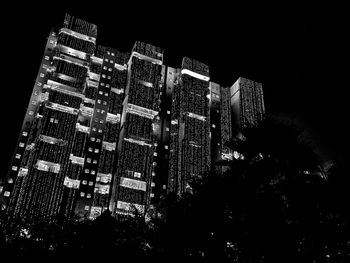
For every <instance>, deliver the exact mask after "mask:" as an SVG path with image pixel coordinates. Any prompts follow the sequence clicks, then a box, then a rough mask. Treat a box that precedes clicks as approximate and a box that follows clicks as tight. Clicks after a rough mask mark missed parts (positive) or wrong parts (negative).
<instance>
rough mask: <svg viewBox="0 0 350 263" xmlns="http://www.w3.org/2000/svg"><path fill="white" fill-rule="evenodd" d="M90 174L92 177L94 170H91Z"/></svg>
mask: <svg viewBox="0 0 350 263" xmlns="http://www.w3.org/2000/svg"><path fill="white" fill-rule="evenodd" d="M90 174H92V175H94V174H96V172H95V170H91V172H90ZM89 185H90V184H89Z"/></svg>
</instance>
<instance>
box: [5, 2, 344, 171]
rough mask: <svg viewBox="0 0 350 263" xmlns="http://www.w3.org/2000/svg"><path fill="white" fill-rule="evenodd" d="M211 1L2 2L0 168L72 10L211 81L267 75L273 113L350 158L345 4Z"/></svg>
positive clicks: (326, 151)
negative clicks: (193, 64) (49, 47)
mask: <svg viewBox="0 0 350 263" xmlns="http://www.w3.org/2000/svg"><path fill="white" fill-rule="evenodd" d="M71 2H73V1H71ZM91 2H92V1H91ZM129 2H131V1H129ZM204 2H205V1H201V2H200V4H198V5H197V6H194V5H193V6H190V5H189V1H185V2H175V1H167V2H166V3H165V1H164V2H163V3H161V2H147V3H143V4H142V5H141V4H139V3H138V2H132V3H130V4H121V3H122V2H121V1H113V2H110V3H106V2H103V1H96V2H95V4H91V3H90V2H89V3H88V2H84V3H85V4H83V5H78V4H75V6H71V3H69V2H68V3H69V4H64V3H63V2H51V3H52V4H49V3H50V2H46V4H37V5H36V6H33V5H32V6H17V4H15V3H14V4H12V6H7V7H6V8H4V10H3V13H4V14H5V13H7V14H8V16H2V17H1V24H2V34H1V35H2V37H1V38H2V41H1V45H2V51H3V52H2V55H1V58H2V65H3V66H4V67H3V68H2V70H1V71H2V91H1V92H2V102H3V103H1V104H0V107H1V112H2V113H3V114H2V117H3V120H2V123H3V125H2V129H1V138H2V142H3V144H2V146H3V149H2V154H3V158H2V159H1V171H0V172H1V174H3V173H6V171H7V167H8V164H9V161H10V158H11V156H12V154H13V150H14V146H15V144H16V140H17V136H18V134H19V129H20V126H21V123H22V120H23V116H24V114H25V111H26V106H27V104H28V101H29V98H30V94H31V92H32V88H33V84H34V80H35V78H36V74H37V71H38V68H39V65H40V61H41V59H42V54H43V49H44V47H45V43H46V37H47V35H48V33H49V32H50V29H51V27H55V28H56V29H57V28H59V27H60V26H61V24H62V22H63V18H64V14H65V12H69V13H71V14H72V15H75V16H78V17H81V18H83V19H86V20H88V21H91V22H93V23H95V24H96V25H97V26H98V43H99V44H102V45H106V46H111V47H113V48H116V49H118V50H120V51H131V48H132V45H133V43H134V42H135V40H142V41H145V42H148V43H150V44H154V45H158V46H160V47H162V48H164V49H165V64H167V65H169V66H173V67H179V66H180V65H181V60H182V57H183V56H188V57H192V58H194V59H197V60H200V61H203V62H205V63H207V64H208V65H209V66H210V72H211V79H212V81H214V82H217V83H220V84H221V85H224V86H231V85H232V84H233V83H234V81H235V80H236V79H237V78H238V77H239V76H243V77H247V78H251V79H253V80H256V81H259V82H262V83H263V88H264V93H265V106H266V109H267V112H268V113H270V114H273V115H277V116H279V117H281V118H282V119H287V120H292V121H294V122H297V123H298V124H299V125H301V126H302V127H303V128H305V129H306V131H307V133H308V135H309V136H310V137H311V138H313V141H314V144H315V145H317V150H318V152H319V153H320V154H321V155H322V157H323V158H325V159H326V158H331V157H335V156H338V157H339V158H345V159H347V160H350V158H349V153H348V150H349V148H350V139H349V134H350V129H349V125H348V122H349V119H350V118H349V117H348V113H349V112H350V111H349V109H348V104H349V103H348V98H347V92H346V90H347V89H348V88H349V80H348V79H347V76H348V72H347V70H348V68H349V66H348V65H347V64H348V60H347V59H346V57H347V53H346V52H347V50H346V46H347V44H348V43H346V42H345V41H346V36H347V35H348V34H349V30H348V29H346V30H345V29H343V27H344V25H345V21H343V20H345V19H343V17H342V14H341V13H342V12H340V10H341V8H340V7H339V8H330V7H328V6H325V7H322V8H318V6H313V7H311V8H310V7H307V8H306V7H305V6H302V5H301V6H285V7H279V6H254V5H246V6H243V5H238V4H234V3H233V4H232V3H231V5H227V6H223V5H219V4H218V5H216V6H213V5H210V6H207V5H206V4H205V3H204ZM112 3H113V4H112ZM18 5H19V4H18ZM68 6H70V7H68ZM5 9H6V10H5Z"/></svg>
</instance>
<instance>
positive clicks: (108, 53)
mask: <svg viewBox="0 0 350 263" xmlns="http://www.w3.org/2000/svg"><path fill="white" fill-rule="evenodd" d="M110 54H111V52H109V51H107V55H110ZM106 61H108V60H106Z"/></svg>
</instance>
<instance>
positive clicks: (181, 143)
mask: <svg viewBox="0 0 350 263" xmlns="http://www.w3.org/2000/svg"><path fill="white" fill-rule="evenodd" d="M96 39H97V27H96V26H95V25H94V24H91V23H88V22H86V21H84V20H81V19H78V18H75V17H72V16H70V15H66V17H65V20H64V23H63V27H62V28H61V29H60V30H58V32H51V33H50V35H49V37H48V41H47V44H46V47H45V51H44V55H43V59H42V62H41V65H40V68H39V72H38V75H37V79H36V83H35V86H34V88H33V93H32V96H31V98H30V102H29V105H28V109H27V112H26V115H25V118H24V121H23V126H22V128H21V132H20V136H19V139H18V144H17V147H16V149H15V154H14V156H13V160H12V163H11V166H10V169H9V172H8V174H7V175H6V176H5V177H3V178H1V181H0V183H1V184H0V202H1V209H2V210H6V211H7V213H8V215H9V216H10V217H20V218H22V219H23V220H26V221H31V220H34V219H39V220H56V219H57V220H63V221H64V220H67V221H69V220H71V219H72V218H74V217H75V216H78V217H84V216H87V217H89V218H95V217H96V216H98V215H100V214H101V213H102V212H103V211H104V210H107V209H109V210H110V211H112V213H113V214H114V215H128V214H132V213H134V212H135V210H137V211H138V212H139V213H141V214H144V213H146V212H147V209H148V207H149V206H150V204H152V203H153V202H156V201H157V200H159V198H160V197H161V196H162V195H164V194H166V193H169V192H174V193H176V194H179V195H181V194H182V193H183V192H185V191H187V190H190V186H189V182H190V181H191V180H192V179H196V178H201V177H202V176H204V175H205V174H206V173H207V172H209V171H210V169H211V168H212V167H213V165H212V164H214V163H215V162H217V161H219V160H222V159H230V158H232V153H231V152H230V150H229V149H228V148H227V147H226V146H225V145H226V143H227V142H228V141H229V139H230V138H232V136H234V131H235V129H238V128H244V127H248V125H255V124H256V123H257V122H258V120H260V119H261V118H262V116H263V113H264V104H263V97H262V96H263V94H262V87H261V84H259V83H256V82H253V81H250V80H247V79H243V78H240V79H239V80H238V81H237V82H236V83H235V84H234V85H233V86H232V87H231V88H227V87H222V86H220V85H219V84H216V83H213V82H210V77H209V67H208V66H207V65H205V64H204V63H201V62H199V61H196V60H193V59H191V58H187V57H185V58H183V61H182V65H181V68H172V67H168V66H165V65H163V55H164V51H163V50H162V49H161V48H159V47H155V46H153V45H150V44H146V43H143V42H140V41H137V42H136V43H135V45H134V47H133V49H132V51H131V53H123V52H119V51H117V50H115V49H113V48H109V47H105V46H101V45H97V44H96Z"/></svg>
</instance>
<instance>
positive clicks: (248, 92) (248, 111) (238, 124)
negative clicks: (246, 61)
mask: <svg viewBox="0 0 350 263" xmlns="http://www.w3.org/2000/svg"><path fill="white" fill-rule="evenodd" d="M230 105H231V112H232V117H231V118H232V125H233V130H234V133H235V134H237V133H239V132H240V131H242V130H244V129H247V128H251V127H255V126H256V125H258V123H259V122H260V121H261V120H262V119H263V117H264V114H265V106H264V95H263V89H262V84H261V83H259V82H255V81H252V80H249V79H246V78H242V77H240V78H239V79H238V80H237V81H236V82H235V83H234V84H233V85H232V87H231V88H230ZM235 134H234V135H235Z"/></svg>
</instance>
